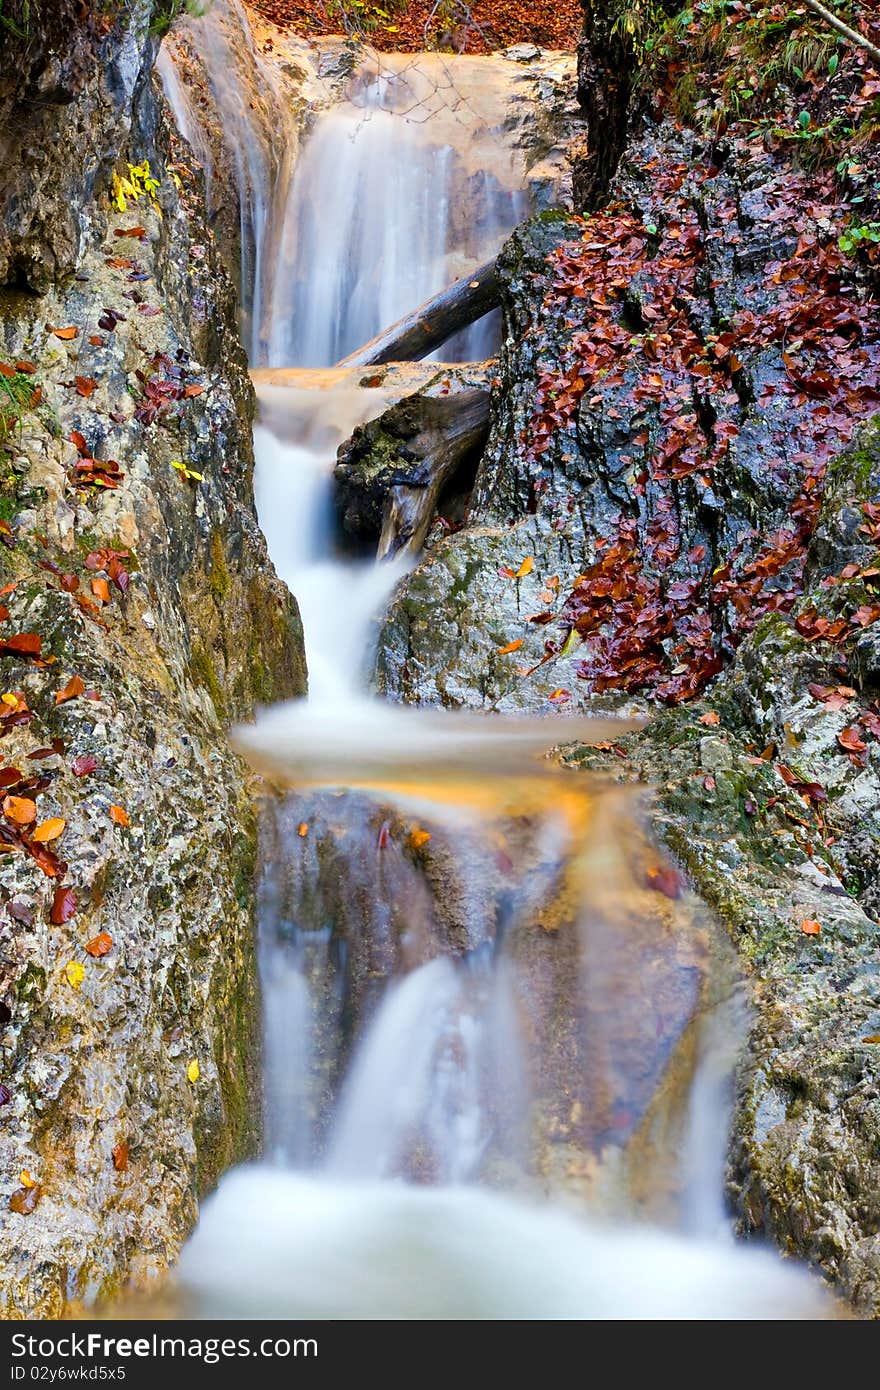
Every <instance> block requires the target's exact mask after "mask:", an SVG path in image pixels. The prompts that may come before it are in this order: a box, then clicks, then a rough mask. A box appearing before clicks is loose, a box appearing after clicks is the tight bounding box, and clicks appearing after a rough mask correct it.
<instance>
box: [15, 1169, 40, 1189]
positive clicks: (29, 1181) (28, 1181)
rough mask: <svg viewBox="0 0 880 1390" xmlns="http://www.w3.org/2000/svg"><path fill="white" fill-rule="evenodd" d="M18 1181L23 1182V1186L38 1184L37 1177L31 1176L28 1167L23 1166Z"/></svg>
mask: <svg viewBox="0 0 880 1390" xmlns="http://www.w3.org/2000/svg"><path fill="white" fill-rule="evenodd" d="M18 1181H19V1182H20V1183H21V1185H22V1187H36V1185H37V1182H36V1178H32V1177H31V1175H30V1173H29V1172H28V1170H27V1168H22V1170H21V1172H20V1173H19V1175H18Z"/></svg>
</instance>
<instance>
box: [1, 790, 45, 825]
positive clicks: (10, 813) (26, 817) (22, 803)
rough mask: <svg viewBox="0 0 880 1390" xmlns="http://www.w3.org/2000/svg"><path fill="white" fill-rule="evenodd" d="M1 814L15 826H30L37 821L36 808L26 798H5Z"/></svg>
mask: <svg viewBox="0 0 880 1390" xmlns="http://www.w3.org/2000/svg"><path fill="white" fill-rule="evenodd" d="M3 814H4V816H5V817H6V819H7V820H11V821H14V822H15V824H16V825H30V824H31V823H32V822H33V821H35V820H36V819H37V808H36V805H35V804H34V802H33V801H31V800H30V799H29V798H28V797H26V796H7V797H6V798H5V799H4V802H3Z"/></svg>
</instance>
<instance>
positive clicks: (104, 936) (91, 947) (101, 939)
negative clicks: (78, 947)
mask: <svg viewBox="0 0 880 1390" xmlns="http://www.w3.org/2000/svg"><path fill="white" fill-rule="evenodd" d="M112 945H113V937H112V936H110V935H109V934H108V933H107V932H105V931H102V932H99V933H98V935H97V936H93V937H92V939H91V941H87V942H86V951H87V952H88V954H89V955H90V956H92V957H94V959H95V960H100V958H101V956H106V954H107V952H108V951H109V950H110V949H111V947H112Z"/></svg>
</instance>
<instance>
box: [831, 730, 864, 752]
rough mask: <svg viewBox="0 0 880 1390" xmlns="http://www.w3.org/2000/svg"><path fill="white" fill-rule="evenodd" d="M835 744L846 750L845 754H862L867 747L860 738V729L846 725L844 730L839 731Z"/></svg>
mask: <svg viewBox="0 0 880 1390" xmlns="http://www.w3.org/2000/svg"><path fill="white" fill-rule="evenodd" d="M837 742H838V743H839V744H840V746H841V748H845V749H846V751H847V753H864V751H865V749H866V748H867V746H868V745H867V744H866V743H865V740H864V739H863V738H862V732H861V729H860V728H859V726H858V725H857V724H848V725H847V727H846V728H845V729H841V731H840V733H839V734H838V735H837Z"/></svg>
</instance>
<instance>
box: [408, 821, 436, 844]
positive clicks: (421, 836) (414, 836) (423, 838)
mask: <svg viewBox="0 0 880 1390" xmlns="http://www.w3.org/2000/svg"><path fill="white" fill-rule="evenodd" d="M430 838H431V832H430V830H422V829H420V827H419V826H415V827H414V828H413V829H412V830H411V831H410V832H409V842H410V844H411V845H412V847H413V849H421V847H422V845H426V844H427V843H428V841H429V840H430Z"/></svg>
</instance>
